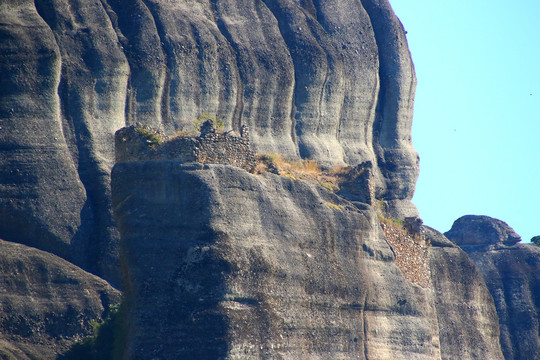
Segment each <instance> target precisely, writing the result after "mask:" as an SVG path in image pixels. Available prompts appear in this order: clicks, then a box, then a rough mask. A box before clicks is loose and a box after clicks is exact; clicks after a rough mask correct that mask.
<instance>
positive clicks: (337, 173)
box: [255, 154, 351, 192]
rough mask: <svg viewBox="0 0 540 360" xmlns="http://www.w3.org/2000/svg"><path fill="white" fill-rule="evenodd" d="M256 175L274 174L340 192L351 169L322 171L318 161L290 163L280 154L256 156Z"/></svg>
mask: <svg viewBox="0 0 540 360" xmlns="http://www.w3.org/2000/svg"><path fill="white" fill-rule="evenodd" d="M255 159H256V160H257V166H256V168H255V173H256V174H262V173H264V172H272V173H274V174H279V175H281V176H285V177H288V178H291V179H293V180H306V181H309V182H311V183H313V184H316V185H319V186H322V187H323V188H325V189H327V190H328V191H331V192H336V191H339V189H340V183H341V182H343V181H344V179H345V177H346V174H348V173H349V171H350V169H351V167H335V168H332V169H322V168H321V166H320V165H319V163H318V162H317V161H316V160H311V159H302V160H295V161H288V160H286V159H284V158H283V157H282V156H281V155H279V154H256V155H255Z"/></svg>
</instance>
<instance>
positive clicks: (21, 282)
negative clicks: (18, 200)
mask: <svg viewBox="0 0 540 360" xmlns="http://www.w3.org/2000/svg"><path fill="white" fill-rule="evenodd" d="M0 289H1V291H0V358H2V359H13V360H15V359H17V360H23V359H24V360H26V359H51V360H52V359H56V358H57V355H58V354H60V353H62V352H64V351H66V350H67V349H68V348H69V347H70V346H71V345H72V344H73V342H74V341H77V340H80V339H82V338H84V337H86V336H88V335H90V334H92V330H93V328H92V323H93V322H95V321H100V320H101V319H102V318H104V317H105V316H107V313H108V311H109V308H110V307H111V306H113V305H116V304H118V303H119V302H120V292H119V291H117V290H115V289H113V288H112V287H111V286H110V285H109V284H107V283H106V282H105V281H104V280H102V279H100V278H98V277H96V276H93V275H91V274H89V273H86V272H84V271H83V270H81V269H79V268H78V267H76V266H75V265H73V264H70V263H68V262H67V261H65V260H63V259H61V258H59V257H57V256H55V255H52V254H50V253H46V252H44V251H40V250H36V249H33V248H30V247H27V246H25V245H21V244H14V243H10V242H7V241H3V240H0Z"/></svg>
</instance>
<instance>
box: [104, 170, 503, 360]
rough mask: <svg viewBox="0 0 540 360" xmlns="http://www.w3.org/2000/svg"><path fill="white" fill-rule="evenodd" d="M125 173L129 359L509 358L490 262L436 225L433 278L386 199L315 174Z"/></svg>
mask: <svg viewBox="0 0 540 360" xmlns="http://www.w3.org/2000/svg"><path fill="white" fill-rule="evenodd" d="M112 180H113V182H112V187H113V203H114V209H115V214H116V218H117V223H118V225H119V229H120V231H121V233H122V241H123V247H124V249H125V252H124V255H125V258H124V262H125V264H126V265H127V267H126V269H129V270H128V271H127V273H126V276H127V277H128V284H129V287H128V288H127V289H126V294H127V298H128V299H129V302H130V303H131V304H132V307H131V308H130V310H129V321H130V323H131V324H132V328H133V331H132V332H131V333H130V334H131V335H130V338H129V339H128V344H127V349H128V352H127V354H126V356H128V357H129V358H133V359H138V358H141V359H143V358H151V357H160V358H205V357H207V358H208V357H209V358H226V359H241V358H246V357H250V358H256V359H259V358H280V357H281V358H302V357H312V358H321V359H335V358H355V359H356V358H358V359H381V358H403V359H457V358H459V359H502V358H503V357H502V353H501V348H500V345H499V324H498V317H497V313H496V311H495V306H494V304H493V299H492V297H491V295H490V293H489V291H488V289H487V287H486V284H485V282H484V279H483V277H482V275H481V273H480V272H479V271H478V270H477V269H476V267H475V265H474V263H473V262H472V261H471V260H470V259H469V257H468V256H467V254H466V253H465V252H463V251H462V250H461V249H459V248H458V247H457V246H455V245H453V244H452V243H451V242H450V241H448V240H444V236H443V235H442V234H440V233H437V232H436V231H435V230H432V229H431V230H430V229H429V228H427V227H423V229H424V231H425V233H426V234H427V236H428V239H429V240H431V241H432V242H438V243H439V244H442V247H441V246H438V247H433V248H432V249H431V250H430V257H431V258H430V259H431V260H430V266H431V284H430V285H429V286H428V287H425V288H422V287H419V286H417V285H413V284H412V283H410V282H409V281H408V280H406V279H405V278H404V276H403V275H402V273H401V271H400V270H399V269H398V268H397V267H396V265H395V263H394V252H393V250H392V249H391V248H390V246H389V245H388V243H387V241H386V240H385V237H384V234H383V233H382V230H381V228H380V225H379V223H378V220H377V215H376V213H375V211H374V209H373V207H371V206H369V205H368V204H363V206H359V205H361V204H362V203H358V202H356V203H354V205H353V203H349V202H347V201H345V200H343V199H342V198H340V197H338V196H336V195H334V194H332V193H329V192H327V191H326V190H325V189H323V188H320V187H317V186H315V185H313V184H310V183H307V182H301V181H293V180H291V179H289V178H285V177H280V176H276V175H273V174H268V173H267V174H264V175H258V176H256V175H251V174H249V173H247V172H245V171H243V170H240V169H237V168H234V167H230V166H223V165H205V166H204V167H202V168H201V167H194V165H183V164H181V163H179V162H175V161H146V162H143V161H141V162H129V163H119V164H117V165H115V167H114V169H113V176H112ZM437 238H440V239H439V240H436V239H437ZM149 304H152V305H151V306H149Z"/></svg>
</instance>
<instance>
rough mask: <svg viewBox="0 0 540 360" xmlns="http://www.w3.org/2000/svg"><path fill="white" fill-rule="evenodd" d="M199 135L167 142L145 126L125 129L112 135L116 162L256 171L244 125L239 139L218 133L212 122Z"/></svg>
mask: <svg viewBox="0 0 540 360" xmlns="http://www.w3.org/2000/svg"><path fill="white" fill-rule="evenodd" d="M200 131H201V134H200V135H199V136H179V137H171V138H167V137H166V136H164V135H163V134H161V133H160V132H159V131H158V130H155V129H152V128H150V127H148V126H145V125H140V124H135V125H131V126H128V127H124V128H122V129H120V130H118V131H117V132H116V134H115V151H116V153H115V156H116V162H117V163H119V162H130V161H146V160H179V161H181V162H186V163H187V162H198V163H203V164H224V165H232V166H236V167H239V168H242V169H244V170H247V171H249V172H252V171H253V170H254V169H255V165H256V163H255V156H254V154H253V151H252V150H251V147H250V144H249V130H248V127H247V126H246V125H243V126H242V128H241V130H240V136H236V135H234V133H233V132H232V131H228V132H225V133H220V132H217V131H216V128H215V127H214V124H213V123H212V121H211V120H208V121H206V122H205V123H203V124H202V126H201V128H200Z"/></svg>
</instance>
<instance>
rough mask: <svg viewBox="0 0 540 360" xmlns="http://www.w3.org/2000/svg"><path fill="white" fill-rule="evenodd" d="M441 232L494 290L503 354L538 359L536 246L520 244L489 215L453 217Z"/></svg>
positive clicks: (539, 259)
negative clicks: (446, 227)
mask: <svg viewBox="0 0 540 360" xmlns="http://www.w3.org/2000/svg"><path fill="white" fill-rule="evenodd" d="M445 235H446V236H447V237H448V238H449V239H450V240H452V241H454V242H455V243H457V244H458V245H460V247H461V248H462V249H463V250H465V251H466V252H467V254H468V255H469V257H470V258H471V259H472V260H473V261H474V262H475V264H476V266H477V267H478V269H479V270H480V271H481V272H482V274H483V275H484V278H485V281H486V284H487V286H488V288H489V291H490V292H491V295H492V296H493V300H494V301H495V306H496V308H497V313H498V316H499V323H500V329H501V337H500V343H501V347H502V350H503V353H504V356H505V358H506V359H540V335H539V333H538V329H539V328H540V271H539V270H540V247H538V246H536V245H533V244H520V243H518V242H519V241H520V240H521V237H520V236H519V235H518V234H517V233H516V232H515V231H514V229H512V228H511V227H510V226H508V224H506V223H505V222H503V221H501V220H498V219H494V218H491V217H488V216H478V215H467V216H463V217H461V218H459V219H457V220H456V221H455V222H454V224H453V225H452V229H451V230H450V231H448V232H446V233H445Z"/></svg>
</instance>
